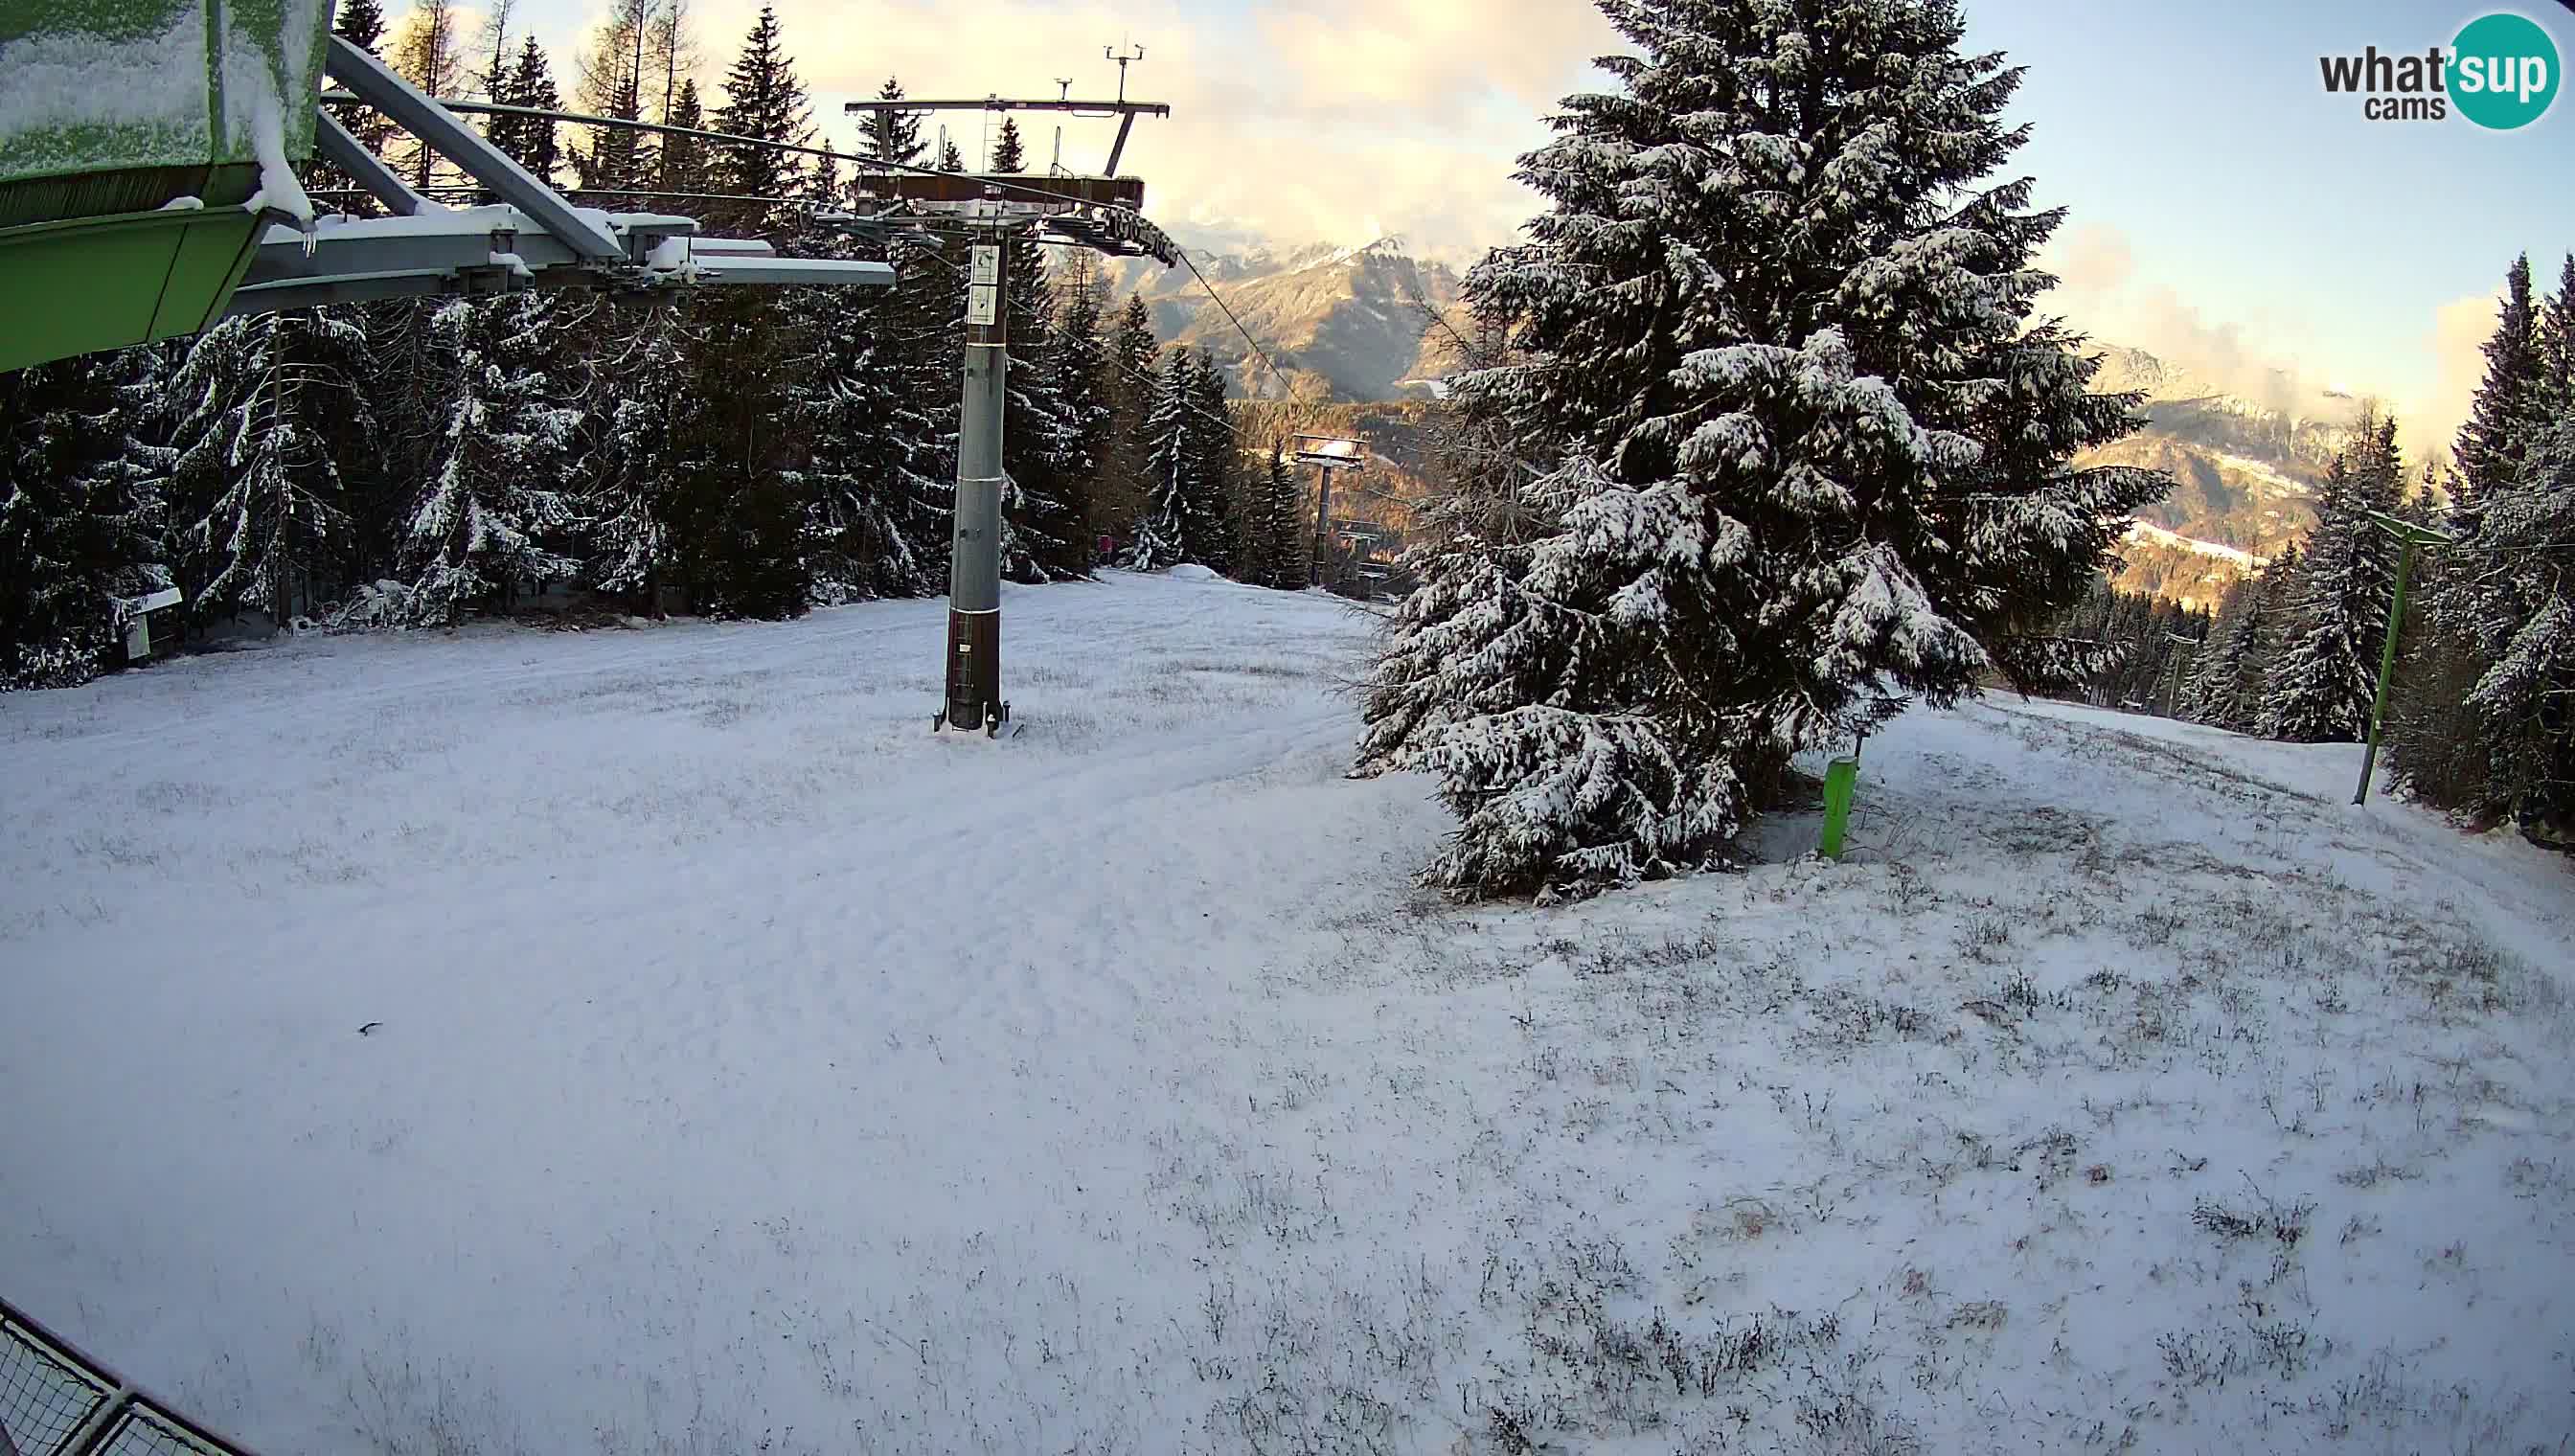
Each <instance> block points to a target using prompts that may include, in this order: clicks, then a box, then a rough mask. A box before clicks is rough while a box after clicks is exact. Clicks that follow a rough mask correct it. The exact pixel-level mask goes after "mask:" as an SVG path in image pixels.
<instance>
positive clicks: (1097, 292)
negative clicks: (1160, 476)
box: [1054, 252, 1116, 563]
mask: <svg viewBox="0 0 2575 1456" xmlns="http://www.w3.org/2000/svg"><path fill="white" fill-rule="evenodd" d="M1058 291H1059V293H1060V294H1061V295H1062V296H1063V309H1062V312H1061V313H1059V314H1058V315H1057V316H1056V317H1055V320H1054V327H1055V383H1056V391H1057V393H1058V394H1060V395H1061V396H1062V397H1063V399H1064V416H1065V426H1066V428H1067V429H1068V430H1069V431H1070V432H1071V437H1070V439H1069V441H1068V442H1067V451H1068V458H1067V461H1066V468H1067V469H1068V470H1069V471H1071V472H1072V476H1073V481H1074V489H1075V490H1076V491H1077V492H1079V499H1080V500H1081V502H1082V510H1083V514H1082V519H1081V520H1079V521H1077V522H1075V523H1074V534H1075V535H1076V536H1077V537H1078V538H1080V545H1081V547H1082V552H1081V556H1082V559H1083V561H1084V562H1085V563H1088V562H1089V561H1090V560H1091V558H1092V556H1093V549H1092V544H1093V542H1094V540H1095V539H1096V538H1097V537H1098V535H1099V533H1100V523H1101V520H1102V519H1103V518H1102V514H1101V509H1100V497H1101V490H1102V487H1101V475H1102V472H1103V470H1104V468H1105V466H1106V464H1107V462H1108V460H1109V454H1110V449H1111V444H1112V441H1111V435H1110V431H1111V428H1112V427H1113V425H1114V424H1115V423H1116V415H1115V412H1114V407H1113V406H1112V404H1111V400H1112V399H1113V398H1114V394H1113V381H1112V380H1111V378H1110V371H1111V368H1112V366H1111V363H1110V359H1109V342H1110V341H1109V339H1108V337H1107V335H1105V334H1104V333H1103V332H1102V329H1103V325H1104V324H1105V323H1106V322H1107V321H1106V319H1105V318H1104V317H1103V310H1104V309H1105V308H1106V306H1107V297H1106V294H1105V291H1104V289H1103V287H1102V282H1101V279H1100V275H1099V271H1098V269H1097V268H1096V267H1095V266H1094V264H1093V261H1092V255H1091V254H1090V253H1087V252H1077V253H1075V254H1074V255H1073V259H1072V262H1071V265H1070V266H1069V267H1068V268H1067V270H1066V276H1065V277H1064V279H1063V282H1062V284H1061V286H1060V288H1059V290H1058Z"/></svg>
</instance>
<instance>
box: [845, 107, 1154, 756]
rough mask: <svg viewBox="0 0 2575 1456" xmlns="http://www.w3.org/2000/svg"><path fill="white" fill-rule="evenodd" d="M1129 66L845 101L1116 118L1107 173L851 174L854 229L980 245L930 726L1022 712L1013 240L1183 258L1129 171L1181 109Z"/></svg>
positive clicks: (988, 729) (974, 256)
mask: <svg viewBox="0 0 2575 1456" xmlns="http://www.w3.org/2000/svg"><path fill="white" fill-rule="evenodd" d="M1121 70H1122V79H1121V83H1120V86H1119V97H1118V99H1117V100H1116V101H1077V100H1073V99H1071V96H1072V87H1071V85H1070V83H1067V84H1066V85H1065V86H1064V87H1062V88H1061V90H1062V93H1063V94H1061V95H1059V96H1057V97H1056V98H1055V99H1054V100H1052V101H1047V100H1016V99H1010V98H1005V97H1001V96H987V97H985V98H983V99H982V100H980V101H936V100H933V101H913V100H903V101H853V102H850V103H848V105H847V106H846V107H845V108H844V109H845V110H846V111H847V112H849V113H850V114H852V115H855V116H867V117H874V116H876V115H878V114H880V113H884V112H903V113H912V112H937V111H983V112H994V111H1002V112H1009V111H1054V112H1067V113H1071V114H1073V115H1075V116H1088V117H1112V116H1114V117H1117V118H1118V119H1119V127H1118V139H1117V141H1116V142H1115V143H1114V144H1113V145H1112V147H1111V148H1110V153H1109V163H1108V166H1107V167H1106V168H1104V169H1103V170H1102V172H1101V174H1100V175H1098V176H1078V175H1066V174H1063V173H1061V172H1051V173H1049V174H1048V175H1046V176H1023V175H1020V174H1017V173H936V172H931V173H926V172H923V171H921V170H918V169H904V170H891V169H889V170H880V171H869V170H866V169H865V168H862V169H861V171H860V173H859V175H858V176H857V178H856V179H855V180H854V181H853V182H852V184H851V188H852V195H853V197H854V199H855V200H856V202H857V203H858V208H859V210H858V211H856V212H854V213H853V214H852V215H850V216H848V217H846V218H841V219H838V220H837V221H839V222H841V223H842V224H843V225H844V226H846V227H847V228H849V229H850V230H851V231H854V232H860V233H872V234H875V235H877V236H880V237H886V236H892V235H897V234H906V233H909V234H931V235H937V236H945V237H949V238H955V237H957V236H959V235H963V236H964V237H965V238H966V240H967V242H968V245H969V246H968V253H967V258H968V266H967V270H966V368H965V380H964V398H963V408H962V411H961V413H960V415H959V418H958V430H957V514H956V525H955V528H954V535H953V536H952V538H951V546H952V548H953V550H952V552H951V555H950V560H949V568H948V651H947V654H946V658H945V662H944V665H943V672H944V675H945V678H946V684H947V687H946V692H945V699H944V701H943V702H942V704H941V706H940V709H939V711H938V713H936V714H935V715H933V716H932V718H931V724H930V726H931V731H933V732H937V731H939V730H941V729H943V728H958V729H961V730H964V731H967V732H972V731H974V730H975V729H977V728H982V729H983V730H984V732H985V733H986V734H987V735H988V736H994V737H998V736H1000V734H1001V731H1002V728H1004V727H1005V726H1006V725H1008V724H1009V723H1010V721H1011V705H1010V701H1009V700H1008V699H1005V698H1004V697H1003V696H1002V530H1003V520H1002V487H1003V485H1004V472H1003V469H1002V417H1003V407H1004V401H1005V400H1006V398H1007V397H1008V393H1009V383H1008V382H1009V377H1010V367H1011V358H1010V293H1011V288H1012V286H1013V281H1012V278H1011V263H1010V259H1011V245H1012V244H1013V243H1015V242H1018V241H1022V240H1027V241H1034V242H1038V243H1046V244H1053V245H1056V246H1059V247H1071V248H1088V249H1091V250H1092V251H1094V252H1098V253H1105V254H1108V255H1110V256H1113V257H1149V258H1153V259H1155V260H1156V261H1158V262H1160V263H1161V264H1162V265H1163V266H1164V267H1166V268H1170V267H1173V266H1175V265H1177V264H1178V263H1179V261H1180V250H1179V248H1178V247H1177V246H1176V245H1175V244H1174V243H1173V242H1172V240H1171V239H1170V238H1169V237H1167V236H1165V235H1164V233H1163V231H1162V230H1161V229H1160V228H1157V227H1155V226H1154V225H1153V224H1152V223H1150V222H1148V221H1146V220H1145V217H1144V214H1143V211H1142V209H1143V207H1144V204H1145V184H1144V181H1143V180H1142V179H1140V178H1135V177H1121V176H1119V175H1118V163H1119V161H1120V159H1121V158H1122V157H1124V156H1125V154H1126V149H1127V137H1128V133H1129V131H1130V130H1131V129H1132V128H1133V127H1134V126H1135V124H1136V118H1137V117H1139V116H1169V115H1171V114H1172V109H1171V107H1169V106H1166V105H1163V104H1161V103H1157V102H1143V101H1129V100H1128V99H1127V97H1126V86H1125V83H1124V79H1123V70H1124V68H1123V67H1122V68H1121Z"/></svg>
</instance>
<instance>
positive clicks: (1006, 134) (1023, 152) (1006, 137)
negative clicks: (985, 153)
mask: <svg viewBox="0 0 2575 1456" xmlns="http://www.w3.org/2000/svg"><path fill="white" fill-rule="evenodd" d="M993 170H994V171H996V172H1026V171H1027V170H1029V149H1028V144H1027V143H1025V142H1023V141H1021V140H1020V124H1019V122H1018V121H1017V120H1016V119H1014V118H1012V117H1008V116H1005V117H1003V118H1002V134H1001V135H1000V136H999V137H996V138H994V140H993Z"/></svg>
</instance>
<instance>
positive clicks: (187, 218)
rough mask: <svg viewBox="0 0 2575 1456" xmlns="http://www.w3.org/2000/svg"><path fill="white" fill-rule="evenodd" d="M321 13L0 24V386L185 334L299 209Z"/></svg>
mask: <svg viewBox="0 0 2575 1456" xmlns="http://www.w3.org/2000/svg"><path fill="white" fill-rule="evenodd" d="M329 19H330V11H329V9H328V7H327V6H326V5H325V4H324V3H323V0H9V3H7V4H6V5H5V6H0V370H10V369H20V368H24V367H25V366H27V365H30V364H41V363H44V362H45V361H47V360H53V359H65V358H69V357H71V356H72V355H76V354H86V353H91V352H93V351H97V350H104V349H119V348H124V347H126V346H128V345H134V344H142V343H148V342H150V341H152V340H155V339H167V338H171V337H173V336H176V335H181V334H193V333H196V332H198V331H199V330H201V329H203V328H205V327H206V326H207V325H208V324H210V323H212V322H213V321H214V320H215V319H217V318H219V317H221V315H222V313H223V308H224V305H225V303H226V302H227V301H228V300H229V299H230V298H231V296H232V292H233V289H234V288H235V287H236V286H237V285H238V284H239V283H240V282H241V277H242V273H243V271H244V270H245V269H247V268H248V267H249V265H250V260H251V256H252V253H253V251H254V248H255V246H256V244H257V241H258V238H259V233H260V230H261V228H262V226H263V225H264V219H263V212H264V211H266V210H275V211H279V212H287V213H296V212H301V211H302V210H303V209H304V208H305V207H306V203H305V201H304V196H303V192H302V190H301V188H299V187H297V186H296V185H295V180H294V173H293V171H292V168H293V167H294V166H295V165H296V164H300V163H302V162H304V161H306V160H307V159H309V158H310V157H311V156H312V153H313V117H314V105H315V103H314V96H315V94H316V85H315V83H316V79H317V78H318V77H319V75H320V72H321V61H322V44H323V37H324V34H325V32H326V30H327V29H328V25H329Z"/></svg>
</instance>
